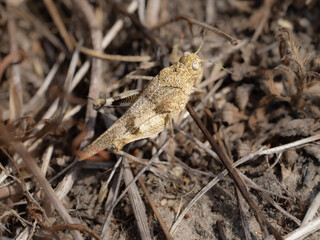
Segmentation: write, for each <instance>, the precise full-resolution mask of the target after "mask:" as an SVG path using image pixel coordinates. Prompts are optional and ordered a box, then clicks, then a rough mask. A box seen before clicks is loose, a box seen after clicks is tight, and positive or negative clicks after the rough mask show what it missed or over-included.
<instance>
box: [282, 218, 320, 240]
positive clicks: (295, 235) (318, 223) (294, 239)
mask: <svg viewBox="0 0 320 240" xmlns="http://www.w3.org/2000/svg"><path fill="white" fill-rule="evenodd" d="M319 229H320V217H319V218H317V219H315V220H313V221H311V222H308V223H307V224H306V225H303V226H301V227H299V228H297V229H296V230H294V231H293V232H291V233H289V234H288V235H286V236H285V237H284V239H285V240H298V239H299V240H300V239H304V238H305V237H307V236H308V235H310V234H311V233H313V232H315V231H318V230H319Z"/></svg>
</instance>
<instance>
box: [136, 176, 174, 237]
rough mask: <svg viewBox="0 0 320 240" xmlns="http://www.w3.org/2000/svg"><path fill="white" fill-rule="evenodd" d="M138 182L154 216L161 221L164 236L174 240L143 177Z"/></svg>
mask: <svg viewBox="0 0 320 240" xmlns="http://www.w3.org/2000/svg"><path fill="white" fill-rule="evenodd" d="M136 173H137V170H136ZM138 182H139V184H140V186H141V188H142V190H143V192H144V194H145V195H146V197H147V199H148V201H149V204H150V206H151V208H152V210H153V212H154V214H155V215H156V217H157V219H158V221H159V223H160V226H161V228H162V230H163V233H164V235H165V236H166V238H167V239H168V240H173V238H172V236H171V235H170V233H169V230H168V228H167V226H166V224H165V222H164V221H163V218H162V217H161V215H160V213H159V211H158V209H157V207H156V205H155V204H154V201H153V200H152V197H151V195H150V193H149V190H148V188H147V187H146V185H145V184H144V182H143V180H142V178H141V177H139V178H138Z"/></svg>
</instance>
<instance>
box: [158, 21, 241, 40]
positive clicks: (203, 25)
mask: <svg viewBox="0 0 320 240" xmlns="http://www.w3.org/2000/svg"><path fill="white" fill-rule="evenodd" d="M179 20H185V21H187V22H189V23H192V24H195V25H198V26H200V27H203V28H204V29H207V30H209V31H211V32H214V33H215V34H217V35H219V36H220V37H223V38H224V39H226V40H227V41H228V42H230V43H231V44H232V45H234V46H236V45H238V40H237V39H236V38H233V37H231V36H230V35H228V34H226V33H225V32H223V31H221V30H219V29H218V28H215V27H212V26H210V25H209V24H206V23H204V22H200V21H198V20H196V19H193V18H191V17H189V16H187V15H180V16H177V17H175V18H173V19H170V20H168V21H166V22H164V23H161V24H159V25H157V26H155V27H154V28H153V29H156V28H160V27H162V26H164V25H167V24H169V23H172V22H176V21H179Z"/></svg>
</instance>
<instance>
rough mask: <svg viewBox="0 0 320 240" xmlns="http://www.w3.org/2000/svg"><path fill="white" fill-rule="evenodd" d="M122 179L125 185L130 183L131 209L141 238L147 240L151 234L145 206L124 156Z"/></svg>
mask: <svg viewBox="0 0 320 240" xmlns="http://www.w3.org/2000/svg"><path fill="white" fill-rule="evenodd" d="M123 179H124V182H125V184H126V186H128V185H130V188H129V190H128V193H129V198H130V201H131V206H132V210H133V213H134V215H135V218H136V220H137V225H138V229H139V232H140V237H141V239H142V240H149V239H151V234H150V231H149V227H148V218H147V215H146V207H145V205H144V203H143V201H142V199H141V196H140V194H139V190H138V187H137V185H136V184H135V183H132V180H133V174H132V172H131V168H130V165H129V163H128V160H126V158H124V172H123Z"/></svg>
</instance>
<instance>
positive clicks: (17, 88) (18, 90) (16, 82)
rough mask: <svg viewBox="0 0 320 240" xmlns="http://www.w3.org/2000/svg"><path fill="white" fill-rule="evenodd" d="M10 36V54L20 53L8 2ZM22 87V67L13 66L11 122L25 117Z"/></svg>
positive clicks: (10, 106)
mask: <svg viewBox="0 0 320 240" xmlns="http://www.w3.org/2000/svg"><path fill="white" fill-rule="evenodd" d="M7 10H8V13H9V14H8V34H9V40H10V52H11V53H15V52H17V51H18V42H17V30H16V23H15V19H14V17H13V14H12V13H11V5H10V3H9V2H8V4H7ZM22 94H23V93H22V86H21V75H20V66H19V65H14V66H12V71H11V78H10V98H9V111H10V112H9V114H10V120H11V121H14V120H17V119H18V118H21V117H22V115H23V110H24V109H23V99H22Z"/></svg>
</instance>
